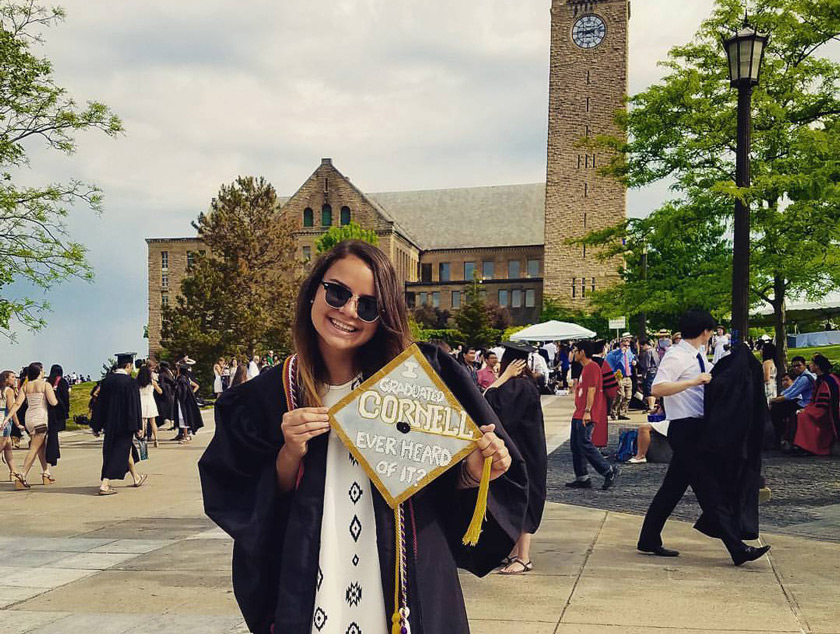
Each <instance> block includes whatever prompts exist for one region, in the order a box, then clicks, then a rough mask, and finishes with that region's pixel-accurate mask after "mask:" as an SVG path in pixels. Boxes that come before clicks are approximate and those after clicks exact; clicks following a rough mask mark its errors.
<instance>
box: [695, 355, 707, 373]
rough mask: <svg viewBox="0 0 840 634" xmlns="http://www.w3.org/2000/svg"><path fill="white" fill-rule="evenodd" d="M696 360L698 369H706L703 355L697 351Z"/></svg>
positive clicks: (703, 370)
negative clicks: (698, 365)
mask: <svg viewBox="0 0 840 634" xmlns="http://www.w3.org/2000/svg"><path fill="white" fill-rule="evenodd" d="M697 362H698V363H699V364H700V371H701V372H705V371H706V362H705V361H704V360H703V355H702V354H700V353H699V352H698V353H697Z"/></svg>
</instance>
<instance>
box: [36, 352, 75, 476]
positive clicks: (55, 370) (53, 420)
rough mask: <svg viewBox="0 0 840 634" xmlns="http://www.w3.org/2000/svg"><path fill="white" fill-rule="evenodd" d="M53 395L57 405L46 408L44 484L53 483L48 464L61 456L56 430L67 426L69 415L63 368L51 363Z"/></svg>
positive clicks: (56, 461) (54, 462) (68, 395)
mask: <svg viewBox="0 0 840 634" xmlns="http://www.w3.org/2000/svg"><path fill="white" fill-rule="evenodd" d="M47 383H49V384H50V385H51V386H52V388H53V391H54V392H55V397H56V399H57V400H58V405H55V406H53V405H50V406H49V409H48V414H49V421H48V422H47V441H46V448H45V450H44V458H45V460H46V462H47V466H46V468H45V469H44V473H43V474H41V479H42V481H43V483H44V484H53V483H54V482H55V478H53V477H52V474H51V473H50V465H52V466H53V467H54V466H56V465H57V464H58V459H59V458H61V447H60V446H59V443H58V432H60V431H64V430H65V429H66V428H67V419H68V418H69V417H70V385H69V384H68V383H67V379H65V378H64V370H63V369H62V367H61V366H60V365H53V366H52V367H51V368H50V375H49V377H47Z"/></svg>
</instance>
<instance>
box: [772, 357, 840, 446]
mask: <svg viewBox="0 0 840 634" xmlns="http://www.w3.org/2000/svg"><path fill="white" fill-rule="evenodd" d="M764 346H767V344H766V343H765V344H764ZM810 370H811V372H813V373H814V374H816V375H817V382H816V383H815V384H814V391H813V392H812V393H811V402H810V403H808V404H807V405H806V406H805V407H804V408H803V409H801V410H799V413H798V414H797V415H796V434H795V436H794V439H793V444H794V446H796V447H799V448H800V449H804V450H805V451H807V452H809V453H812V454H814V455H816V456H828V455H830V454H831V445H832V444H833V443H834V442H835V441H836V440H837V439H838V438H840V385H838V383H837V380H836V379H835V378H834V376H833V375H832V374H831V362H830V361H829V360H828V359H827V358H826V357H824V356H823V355H821V354H815V355H814V357H813V359H811V364H810Z"/></svg>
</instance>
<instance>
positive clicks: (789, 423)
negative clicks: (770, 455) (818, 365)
mask: <svg viewBox="0 0 840 634" xmlns="http://www.w3.org/2000/svg"><path fill="white" fill-rule="evenodd" d="M788 373H789V374H790V376H791V377H792V378H793V384H792V385H791V386H790V387H788V388H786V389H785V390H784V391H783V392H782V393H781V394H780V395H779V396H777V397H775V398H772V399H770V420H772V421H773V432H774V442H773V448H774V449H779V448H781V446H782V442H783V441H784V442H785V444H786V445H790V443H792V442H793V435H794V432H795V430H794V427H795V425H796V412H798V411H799V410H800V409H802V408H803V407H805V406H806V405H807V404H808V403H809V402H810V401H811V393H812V392H813V389H814V383H815V382H816V380H817V377H816V376H814V375H813V374H812V373H811V372H810V371H809V370H808V368H807V367H806V366H805V357H801V356H798V357H793V359H792V360H791V363H790V367H789V368H788Z"/></svg>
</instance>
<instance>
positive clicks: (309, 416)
mask: <svg viewBox="0 0 840 634" xmlns="http://www.w3.org/2000/svg"><path fill="white" fill-rule="evenodd" d="M327 412H329V408H326V407H300V408H298V409H293V410H292V411H291V412H286V413H285V414H283V422H282V423H281V424H280V429H281V431H282V432H283V440H284V447H285V451H286V452H288V454H289V456H290V457H292V458H297V459H300V458H303V457H304V456H305V455H306V450H307V443H308V442H309V441H310V440H312V439H313V438H315V437H316V436H320V435H321V434H325V433H327V432H328V431H329V430H330V417H329V416H328V415H327Z"/></svg>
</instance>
